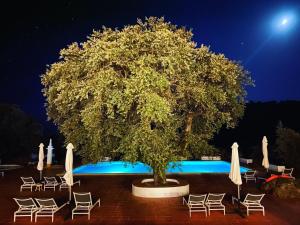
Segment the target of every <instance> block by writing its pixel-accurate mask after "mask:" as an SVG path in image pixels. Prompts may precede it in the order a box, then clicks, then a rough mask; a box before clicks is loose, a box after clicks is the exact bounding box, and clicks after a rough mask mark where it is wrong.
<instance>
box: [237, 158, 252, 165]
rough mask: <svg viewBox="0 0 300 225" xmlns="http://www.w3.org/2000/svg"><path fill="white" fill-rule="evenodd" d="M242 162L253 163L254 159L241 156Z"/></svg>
mask: <svg viewBox="0 0 300 225" xmlns="http://www.w3.org/2000/svg"><path fill="white" fill-rule="evenodd" d="M240 162H242V163H246V164H250V163H253V159H246V158H240Z"/></svg>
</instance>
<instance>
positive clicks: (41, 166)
mask: <svg viewBox="0 0 300 225" xmlns="http://www.w3.org/2000/svg"><path fill="white" fill-rule="evenodd" d="M39 148H40V149H39V162H38V164H37V170H39V171H40V180H42V173H43V169H44V157H45V156H44V144H43V143H41V144H40V145H39Z"/></svg>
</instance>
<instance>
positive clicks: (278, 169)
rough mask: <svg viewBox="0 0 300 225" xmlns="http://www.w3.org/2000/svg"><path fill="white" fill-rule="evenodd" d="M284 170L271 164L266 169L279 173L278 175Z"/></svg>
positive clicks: (282, 167) (283, 167)
mask: <svg viewBox="0 0 300 225" xmlns="http://www.w3.org/2000/svg"><path fill="white" fill-rule="evenodd" d="M284 169H285V166H277V165H273V164H270V165H269V168H268V170H271V171H275V172H279V173H282V172H283V171H284Z"/></svg>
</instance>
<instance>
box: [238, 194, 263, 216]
mask: <svg viewBox="0 0 300 225" xmlns="http://www.w3.org/2000/svg"><path fill="white" fill-rule="evenodd" d="M264 196H265V194H259V195H254V194H247V195H246V197H245V199H244V201H242V202H240V203H241V204H242V205H243V206H245V207H246V208H247V216H249V212H250V211H261V212H262V213H263V215H265V208H264V206H263V205H262V204H261V203H260V202H261V200H262V199H263V197H264Z"/></svg>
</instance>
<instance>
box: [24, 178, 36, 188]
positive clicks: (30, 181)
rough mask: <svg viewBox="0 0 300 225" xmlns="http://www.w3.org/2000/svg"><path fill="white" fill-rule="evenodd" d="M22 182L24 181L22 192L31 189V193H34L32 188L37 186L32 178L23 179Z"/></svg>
mask: <svg viewBox="0 0 300 225" xmlns="http://www.w3.org/2000/svg"><path fill="white" fill-rule="evenodd" d="M21 180H22V181H23V184H22V185H21V187H20V191H23V189H30V191H32V188H33V187H35V186H36V183H35V181H34V179H33V178H32V177H21Z"/></svg>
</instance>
